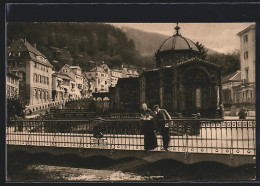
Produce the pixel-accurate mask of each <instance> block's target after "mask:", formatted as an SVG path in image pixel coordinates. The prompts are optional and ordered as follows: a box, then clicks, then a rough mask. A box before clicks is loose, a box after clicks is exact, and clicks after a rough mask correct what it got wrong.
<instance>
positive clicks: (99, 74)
mask: <svg viewBox="0 0 260 186" xmlns="http://www.w3.org/2000/svg"><path fill="white" fill-rule="evenodd" d="M85 77H86V78H87V79H88V80H89V81H92V82H94V87H95V89H94V92H108V91H109V86H110V69H109V68H108V66H107V65H105V64H102V65H100V66H96V67H95V68H93V69H92V70H90V71H89V72H85Z"/></svg>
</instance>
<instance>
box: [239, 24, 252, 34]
mask: <svg viewBox="0 0 260 186" xmlns="http://www.w3.org/2000/svg"><path fill="white" fill-rule="evenodd" d="M250 29H255V24H252V25H250V26H248V27H246V28H245V29H244V30H242V31H240V32H238V33H237V36H241V35H242V34H244V33H245V32H247V31H248V30H250Z"/></svg>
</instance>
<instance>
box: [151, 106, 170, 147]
mask: <svg viewBox="0 0 260 186" xmlns="http://www.w3.org/2000/svg"><path fill="white" fill-rule="evenodd" d="M153 109H154V111H155V112H156V115H155V116H154V119H156V120H157V121H156V123H157V126H158V128H159V131H160V133H161V135H162V138H163V148H164V150H165V151H168V146H169V142H170V134H169V122H170V121H169V120H171V116H170V114H169V113H168V112H167V111H166V110H165V109H160V107H159V105H155V106H154V107H153Z"/></svg>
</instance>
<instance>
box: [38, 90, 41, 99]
mask: <svg viewBox="0 0 260 186" xmlns="http://www.w3.org/2000/svg"><path fill="white" fill-rule="evenodd" d="M38 99H41V90H40V89H39V90H38Z"/></svg>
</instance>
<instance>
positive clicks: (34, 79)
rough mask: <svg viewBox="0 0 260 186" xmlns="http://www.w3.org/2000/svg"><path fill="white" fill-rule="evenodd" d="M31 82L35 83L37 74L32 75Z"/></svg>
mask: <svg viewBox="0 0 260 186" xmlns="http://www.w3.org/2000/svg"><path fill="white" fill-rule="evenodd" d="M33 82H37V74H36V73H34V74H33Z"/></svg>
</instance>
